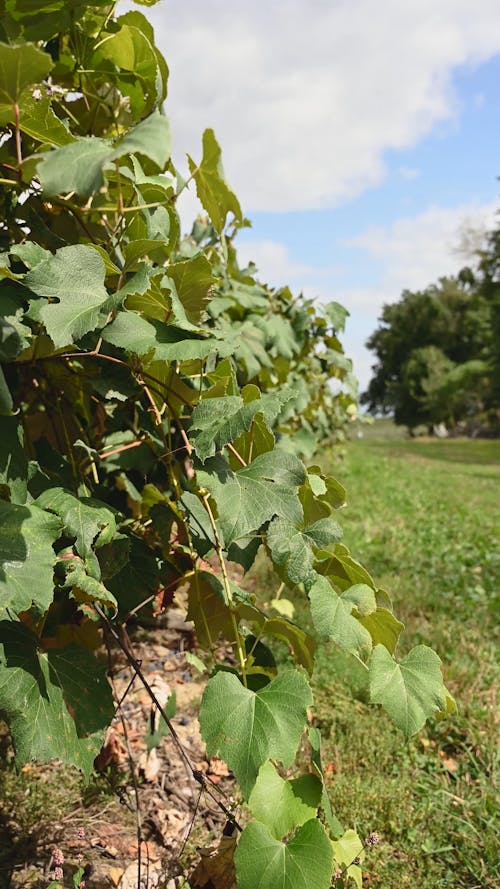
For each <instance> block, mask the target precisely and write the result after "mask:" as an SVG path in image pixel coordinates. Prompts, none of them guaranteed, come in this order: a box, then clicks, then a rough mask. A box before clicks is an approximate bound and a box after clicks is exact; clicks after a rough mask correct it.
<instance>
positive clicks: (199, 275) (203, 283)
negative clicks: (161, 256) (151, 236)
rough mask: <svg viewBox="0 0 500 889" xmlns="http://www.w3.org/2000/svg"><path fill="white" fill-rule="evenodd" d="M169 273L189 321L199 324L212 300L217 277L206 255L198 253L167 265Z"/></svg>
mask: <svg viewBox="0 0 500 889" xmlns="http://www.w3.org/2000/svg"><path fill="white" fill-rule="evenodd" d="M166 271H167V275H168V277H169V278H171V279H172V281H173V282H174V284H175V287H176V290H177V295H178V297H179V299H180V301H181V303H182V305H183V307H184V311H185V313H186V317H187V318H188V319H189V321H192V322H193V323H196V324H199V323H200V321H201V320H202V318H203V313H204V311H205V308H206V306H207V304H208V302H209V301H210V296H211V291H212V287H213V284H214V282H215V278H214V276H213V274H212V266H211V265H210V263H209V261H208V259H207V258H206V256H203V254H202V253H198V254H197V255H196V256H193V258H192V259H186V260H184V261H182V262H176V263H174V264H173V265H169V266H168V267H167V270H166Z"/></svg>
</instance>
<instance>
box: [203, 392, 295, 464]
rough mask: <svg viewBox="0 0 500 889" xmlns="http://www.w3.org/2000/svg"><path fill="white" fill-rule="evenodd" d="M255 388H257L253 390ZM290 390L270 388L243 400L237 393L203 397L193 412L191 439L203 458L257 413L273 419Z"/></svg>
mask: <svg viewBox="0 0 500 889" xmlns="http://www.w3.org/2000/svg"><path fill="white" fill-rule="evenodd" d="M256 391H257V392H258V390H256ZM291 396H292V393H291V392H290V391H283V390H282V391H280V392H269V393H267V394H265V395H262V396H261V397H260V398H259V397H257V398H254V399H253V401H249V402H245V401H244V399H243V398H242V397H241V396H240V395H225V396H224V397H222V398H205V399H204V401H201V402H200V403H199V404H198V405H197V407H196V408H195V410H194V412H193V417H192V424H191V429H190V435H189V437H190V441H191V442H192V444H193V447H194V449H195V451H196V453H197V455H198V457H199V458H200V460H201V461H202V462H204V461H205V460H206V458H207V457H210V456H213V454H215V452H216V450H217V451H219V450H221V448H222V447H224V445H226V444H227V443H228V442H234V441H235V440H236V439H237V437H238V436H239V435H241V434H242V433H243V432H246V431H247V430H248V429H249V428H250V424H251V422H252V420H253V419H254V417H255V415H256V414H257V413H262V414H263V415H264V417H265V419H266V420H267V422H268V423H271V424H272V423H273V422H274V420H275V419H276V417H277V416H278V414H279V413H280V411H281V408H282V407H283V405H284V404H286V402H287V401H289V399H290V398H291Z"/></svg>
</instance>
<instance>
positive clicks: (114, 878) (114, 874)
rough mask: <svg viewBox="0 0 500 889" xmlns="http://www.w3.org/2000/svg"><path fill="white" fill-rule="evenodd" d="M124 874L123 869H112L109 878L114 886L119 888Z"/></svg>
mask: <svg viewBox="0 0 500 889" xmlns="http://www.w3.org/2000/svg"><path fill="white" fill-rule="evenodd" d="M124 873H125V871H124V869H123V867H110V869H109V871H108V877H109V879H110V880H111V882H112V884H113V886H118V884H119V882H120V880H121V878H122V877H123V874H124Z"/></svg>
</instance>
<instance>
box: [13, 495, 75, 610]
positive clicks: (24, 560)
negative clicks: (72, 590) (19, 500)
mask: <svg viewBox="0 0 500 889" xmlns="http://www.w3.org/2000/svg"><path fill="white" fill-rule="evenodd" d="M60 534H61V523H60V521H59V519H57V518H56V517H55V516H52V515H49V514H48V513H46V512H44V510H43V509H39V508H38V507H37V506H18V505H16V504H14V503H7V502H5V501H3V500H0V595H1V605H0V614H2V612H3V616H5V609H6V608H12V610H13V611H15V612H16V613H19V612H20V611H26V610H27V609H28V608H30V607H31V604H32V602H34V604H35V605H36V606H37V608H38V609H39V610H40V611H41V612H42V613H44V612H45V611H46V610H47V608H48V607H49V605H50V603H51V602H52V597H53V594H54V583H53V571H54V563H55V560H56V556H55V552H54V550H53V548H52V544H53V543H54V542H55V541H56V540H57V538H58V537H59V536H60Z"/></svg>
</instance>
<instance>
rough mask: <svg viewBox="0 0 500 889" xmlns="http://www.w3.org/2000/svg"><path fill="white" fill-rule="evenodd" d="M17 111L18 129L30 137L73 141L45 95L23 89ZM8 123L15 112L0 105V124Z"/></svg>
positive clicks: (48, 142) (53, 142)
mask: <svg viewBox="0 0 500 889" xmlns="http://www.w3.org/2000/svg"><path fill="white" fill-rule="evenodd" d="M19 111H20V114H19V129H20V130H21V131H22V132H23V133H26V134H27V135H28V136H30V137H31V138H32V139H37V141H38V142H43V143H44V144H46V145H55V146H57V147H59V146H61V145H66V144H67V143H68V142H73V141H74V136H72V134H71V132H70V131H69V129H68V127H67V126H66V124H65V123H63V121H62V120H61V119H60V118H59V117H57V115H56V114H54V112H53V110H52V106H51V103H50V99H49V98H48V97H47V96H42V98H40V99H34V98H33V97H32V95H31V94H30V92H29V91H25V92H24V94H23V96H22V101H21V105H20V109H19ZM8 123H11V124H12V123H15V114H14V109H13V107H12V106H7V105H5V106H3V107H0V124H1V125H2V126H5V124H8ZM16 246H17V245H16Z"/></svg>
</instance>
